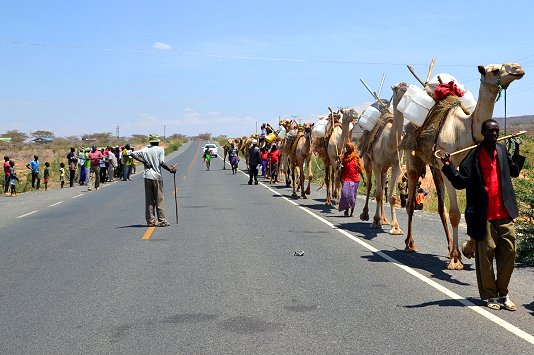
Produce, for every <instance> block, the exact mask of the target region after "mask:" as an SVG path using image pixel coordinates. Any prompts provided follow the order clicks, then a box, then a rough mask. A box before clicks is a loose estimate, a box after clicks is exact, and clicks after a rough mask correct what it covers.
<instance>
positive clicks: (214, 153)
mask: <svg viewBox="0 0 534 355" xmlns="http://www.w3.org/2000/svg"><path fill="white" fill-rule="evenodd" d="M206 148H208V149H209V151H210V155H211V156H212V157H216V156H217V146H216V145H215V144H213V143H208V144H206V145H204V146H203V147H202V152H204V151H205V150H206Z"/></svg>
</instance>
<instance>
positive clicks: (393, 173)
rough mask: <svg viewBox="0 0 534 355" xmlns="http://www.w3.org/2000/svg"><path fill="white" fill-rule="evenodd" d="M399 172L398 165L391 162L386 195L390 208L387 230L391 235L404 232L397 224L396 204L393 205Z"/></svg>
mask: <svg viewBox="0 0 534 355" xmlns="http://www.w3.org/2000/svg"><path fill="white" fill-rule="evenodd" d="M399 174H400V165H399V164H398V163H397V164H395V163H394V164H393V166H392V167H391V179H390V180H389V181H390V187H389V190H388V196H387V199H388V201H389V207H390V209H391V229H390V230H389V234H392V235H401V234H404V233H403V231H402V229H401V228H400V226H399V221H398V220H397V206H396V205H395V201H396V198H394V196H395V187H396V186H397V180H398V179H399Z"/></svg>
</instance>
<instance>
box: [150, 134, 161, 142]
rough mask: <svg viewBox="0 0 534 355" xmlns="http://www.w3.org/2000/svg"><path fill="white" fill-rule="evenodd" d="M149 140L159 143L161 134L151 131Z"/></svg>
mask: <svg viewBox="0 0 534 355" xmlns="http://www.w3.org/2000/svg"><path fill="white" fill-rule="evenodd" d="M148 142H149V143H159V142H160V140H159V136H158V135H157V134H155V133H151V134H149V135H148Z"/></svg>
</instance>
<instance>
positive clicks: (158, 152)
mask: <svg viewBox="0 0 534 355" xmlns="http://www.w3.org/2000/svg"><path fill="white" fill-rule="evenodd" d="M132 155H133V156H135V157H137V158H139V159H142V160H143V161H145V162H146V164H145V171H144V172H143V177H144V178H145V179H150V180H160V181H163V177H162V176H161V163H163V162H164V161H165V150H163V148H162V147H160V146H157V145H150V146H148V147H144V148H143V149H141V150H136V151H134V152H132Z"/></svg>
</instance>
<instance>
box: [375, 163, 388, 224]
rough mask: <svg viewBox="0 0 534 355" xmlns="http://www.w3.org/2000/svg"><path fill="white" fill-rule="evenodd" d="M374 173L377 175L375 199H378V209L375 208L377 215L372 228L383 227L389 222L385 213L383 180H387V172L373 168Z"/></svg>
mask: <svg viewBox="0 0 534 355" xmlns="http://www.w3.org/2000/svg"><path fill="white" fill-rule="evenodd" d="M373 173H374V175H375V182H376V186H375V201H376V209H375V215H374V217H373V223H371V228H382V224H389V221H388V220H387V219H386V216H385V215H384V201H383V198H384V187H383V186H384V184H383V181H384V180H385V176H386V174H385V172H384V171H381V169H378V168H376V169H373Z"/></svg>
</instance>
